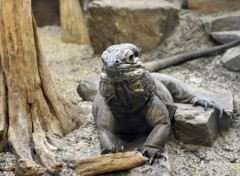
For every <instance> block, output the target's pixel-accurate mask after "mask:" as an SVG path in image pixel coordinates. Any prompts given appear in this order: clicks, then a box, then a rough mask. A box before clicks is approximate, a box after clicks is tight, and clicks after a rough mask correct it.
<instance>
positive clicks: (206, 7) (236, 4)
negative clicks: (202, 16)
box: [187, 0, 240, 13]
mask: <svg viewBox="0 0 240 176" xmlns="http://www.w3.org/2000/svg"><path fill="white" fill-rule="evenodd" d="M187 5H188V8H189V9H191V10H196V11H199V12H205V13H206V12H207V13H215V12H222V11H234V10H239V9H240V1H238V0H187Z"/></svg>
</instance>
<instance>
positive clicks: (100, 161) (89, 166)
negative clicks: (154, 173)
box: [75, 151, 148, 176]
mask: <svg viewBox="0 0 240 176" xmlns="http://www.w3.org/2000/svg"><path fill="white" fill-rule="evenodd" d="M147 160H148V159H147V158H146V157H144V156H143V155H142V154H141V153H140V152H137V151H131V152H124V153H114V154H105V155H101V156H96V157H92V158H88V159H84V160H80V161H78V163H77V164H75V167H76V168H77V173H78V174H79V175H81V176H92V175H97V174H102V173H107V172H112V171H119V170H125V169H131V168H134V167H136V166H140V165H142V164H143V163H144V162H145V161H147Z"/></svg>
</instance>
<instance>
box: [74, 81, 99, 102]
mask: <svg viewBox="0 0 240 176" xmlns="http://www.w3.org/2000/svg"><path fill="white" fill-rule="evenodd" d="M99 82H100V79H99V78H98V77H96V78H88V79H86V80H81V81H80V83H79V85H78V87H77V93H78V95H79V96H80V97H81V98H82V100H83V101H93V100H94V98H95V96H96V95H97V93H98V89H99Z"/></svg>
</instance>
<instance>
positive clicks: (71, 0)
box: [60, 0, 91, 45]
mask: <svg viewBox="0 0 240 176" xmlns="http://www.w3.org/2000/svg"><path fill="white" fill-rule="evenodd" d="M60 14H61V27H62V40H63V41H64V42H67V43H68V42H70V43H77V44H87V45H90V44H91V42H90V38H89V33H88V28H87V25H86V23H85V19H84V15H83V12H82V9H81V6H80V3H79V0H60Z"/></svg>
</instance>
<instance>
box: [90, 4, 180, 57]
mask: <svg viewBox="0 0 240 176" xmlns="http://www.w3.org/2000/svg"><path fill="white" fill-rule="evenodd" d="M178 12H179V9H178V8H177V6H176V5H174V3H170V2H167V1H165V0H162V1H158V0H131V1H129V0H122V1H118V0H101V1H93V2H91V3H90V4H89V18H88V24H89V32H90V38H91V42H92V46H93V48H94V51H95V53H102V52H103V51H104V50H105V49H106V48H107V47H109V46H110V45H113V44H118V43H127V42H130V43H134V44H135V45H137V46H138V47H139V48H141V50H142V51H149V50H152V49H153V48H155V47H156V46H158V45H159V44H160V43H161V42H162V41H163V40H164V39H165V38H166V37H167V36H169V35H170V34H171V33H172V32H173V30H174V29H175V27H176V26H177V25H178V23H179V16H178Z"/></svg>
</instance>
